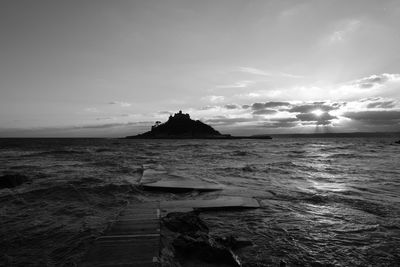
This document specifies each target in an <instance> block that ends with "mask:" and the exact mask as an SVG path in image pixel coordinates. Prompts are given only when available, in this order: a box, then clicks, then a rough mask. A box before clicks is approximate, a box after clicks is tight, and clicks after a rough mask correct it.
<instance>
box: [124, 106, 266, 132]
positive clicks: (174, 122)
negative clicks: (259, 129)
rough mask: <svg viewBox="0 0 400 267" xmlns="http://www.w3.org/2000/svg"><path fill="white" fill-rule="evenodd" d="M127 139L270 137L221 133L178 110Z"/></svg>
mask: <svg viewBox="0 0 400 267" xmlns="http://www.w3.org/2000/svg"><path fill="white" fill-rule="evenodd" d="M126 138H127V139H272V137H270V136H267V135H254V136H232V135H230V134H221V133H220V132H218V131H217V130H215V129H214V128H213V127H211V126H210V125H207V124H205V123H203V122H201V121H199V120H192V119H191V118H190V115H189V114H185V113H182V111H179V112H178V113H175V114H174V115H173V116H172V115H170V116H169V119H168V121H167V122H164V123H161V122H160V121H157V122H156V123H155V125H153V126H152V127H151V130H150V131H148V132H145V133H142V134H138V135H133V136H127V137H126Z"/></svg>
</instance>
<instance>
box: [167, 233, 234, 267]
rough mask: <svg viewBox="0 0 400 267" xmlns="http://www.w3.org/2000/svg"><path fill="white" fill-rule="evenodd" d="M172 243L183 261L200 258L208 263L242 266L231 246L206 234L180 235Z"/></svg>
mask: <svg viewBox="0 0 400 267" xmlns="http://www.w3.org/2000/svg"><path fill="white" fill-rule="evenodd" d="M172 245H173V246H174V248H175V252H176V254H177V257H178V259H180V260H181V261H187V260H200V261H204V262H207V263H214V264H226V265H228V266H241V265H240V262H239V260H238V258H237V256H236V255H235V254H234V253H233V252H232V251H231V250H230V249H229V248H227V247H225V246H223V245H221V244H219V243H217V242H215V241H214V240H212V239H210V238H209V237H208V235H206V234H200V235H197V236H188V235H179V236H178V237H177V238H176V239H175V240H174V241H173V243H172Z"/></svg>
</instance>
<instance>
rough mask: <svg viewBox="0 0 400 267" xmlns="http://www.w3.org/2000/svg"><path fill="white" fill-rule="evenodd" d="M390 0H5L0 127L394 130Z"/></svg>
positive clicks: (398, 78) (398, 13) (394, 21)
mask: <svg viewBox="0 0 400 267" xmlns="http://www.w3.org/2000/svg"><path fill="white" fill-rule="evenodd" d="M399 25H400V1H398V0H393V1H391V0H385V1H382V0H375V1H372V0H329V1H328V0H307V1H303V0H291V1H289V0H279V1H278V0H252V1H248V0H203V1H191V0H180V1H177V0H159V1H153V0H142V1H134V0H131V1H128V0H113V1H107V0H103V1H102V0H96V1H91V0H68V1H59V0H49V1H43V0H35V1H30V0H2V1H0V38H1V42H0V137H119V136H125V135H133V134H137V133H141V132H144V131H147V130H149V128H150V126H151V125H153V124H154V122H155V121H158V120H160V121H165V120H167V119H168V116H169V115H170V114H173V113H176V112H178V111H179V110H182V111H183V112H184V113H189V114H190V115H191V117H192V118H193V119H199V120H201V121H203V122H205V123H208V124H210V125H212V126H213V127H214V128H215V129H217V130H219V131H220V132H222V133H230V134H236V135H241V134H272V133H315V132H358V131H374V132H375V131H400V27H399Z"/></svg>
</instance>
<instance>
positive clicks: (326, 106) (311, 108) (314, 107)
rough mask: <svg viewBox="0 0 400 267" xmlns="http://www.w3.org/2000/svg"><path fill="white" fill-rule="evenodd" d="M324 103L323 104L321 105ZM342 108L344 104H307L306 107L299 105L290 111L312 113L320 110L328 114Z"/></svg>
mask: <svg viewBox="0 0 400 267" xmlns="http://www.w3.org/2000/svg"><path fill="white" fill-rule="evenodd" d="M321 103H323V104H321ZM341 106H342V104H339V103H333V104H331V105H329V104H325V103H324V102H316V103H313V104H305V105H298V106H294V107H292V108H291V109H289V110H288V111H289V112H297V113H311V112H312V111H314V110H317V109H320V110H322V111H325V112H328V111H331V110H336V109H339V108H340V107H341Z"/></svg>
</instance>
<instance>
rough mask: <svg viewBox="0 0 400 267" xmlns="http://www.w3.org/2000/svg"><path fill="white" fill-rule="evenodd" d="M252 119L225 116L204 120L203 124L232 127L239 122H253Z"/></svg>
mask: <svg viewBox="0 0 400 267" xmlns="http://www.w3.org/2000/svg"><path fill="white" fill-rule="evenodd" d="M254 121H255V119H254V118H247V117H237V118H228V117H226V116H218V117H214V118H212V119H208V120H205V123H209V124H213V125H233V124H237V123H241V122H254Z"/></svg>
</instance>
